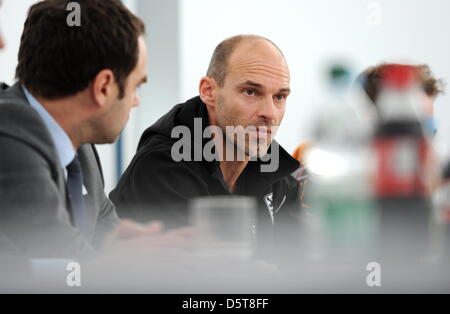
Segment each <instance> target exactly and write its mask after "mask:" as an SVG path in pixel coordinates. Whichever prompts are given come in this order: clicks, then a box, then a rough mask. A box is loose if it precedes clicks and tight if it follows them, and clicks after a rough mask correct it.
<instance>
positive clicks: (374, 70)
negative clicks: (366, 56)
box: [358, 63, 444, 104]
mask: <svg viewBox="0 0 450 314" xmlns="http://www.w3.org/2000/svg"><path fill="white" fill-rule="evenodd" d="M392 66H405V65H401V64H393V63H382V64H379V65H377V66H374V67H370V68H368V69H367V70H365V71H364V72H363V73H362V74H361V75H360V76H359V78H358V81H359V83H361V84H362V87H363V88H364V90H365V92H366V94H367V96H369V98H370V100H371V101H372V102H373V103H374V104H375V103H376V101H377V99H378V95H379V93H380V89H381V82H382V77H383V73H384V70H385V69H386V68H389V67H392ZM413 67H414V68H415V70H416V71H417V74H418V77H419V80H420V82H421V84H422V88H423V90H424V92H425V93H426V94H427V95H428V96H430V97H433V98H434V97H436V96H438V95H439V94H441V93H443V92H444V82H443V81H442V80H440V79H436V78H435V77H434V76H433V73H432V72H431V70H430V67H429V66H428V65H426V64H421V65H415V66H413Z"/></svg>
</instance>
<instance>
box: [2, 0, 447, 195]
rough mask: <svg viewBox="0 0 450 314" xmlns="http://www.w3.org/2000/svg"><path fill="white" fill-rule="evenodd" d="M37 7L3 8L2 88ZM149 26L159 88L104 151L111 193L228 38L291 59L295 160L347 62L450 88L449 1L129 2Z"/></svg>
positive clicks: (6, 2)
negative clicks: (245, 38) (385, 66)
mask: <svg viewBox="0 0 450 314" xmlns="http://www.w3.org/2000/svg"><path fill="white" fill-rule="evenodd" d="M35 2H37V1H35V0H3V5H2V8H1V10H0V28H1V30H2V32H3V35H4V38H5V41H6V49H5V50H3V51H1V52H0V81H4V82H6V83H9V84H12V83H13V82H14V72H15V66H16V63H17V53H18V47H19V43H20V35H21V32H22V28H23V23H24V21H25V17H26V14H27V10H28V8H29V6H30V5H31V4H33V3H35ZM124 3H125V4H126V5H127V6H128V7H129V8H130V9H131V10H132V11H133V12H135V13H136V14H137V15H138V16H140V17H141V18H142V19H143V20H144V21H145V23H146V24H147V44H148V47H149V58H150V59H149V69H148V71H149V75H150V77H149V83H148V84H147V85H145V86H143V87H142V88H141V91H140V93H141V106H140V107H139V108H137V109H134V111H133V112H132V115H131V118H130V122H129V124H128V126H127V128H126V130H125V131H124V133H123V135H122V139H121V141H120V142H119V143H118V144H115V145H102V146H100V147H99V151H100V155H101V159H102V164H103V167H104V173H105V179H106V183H107V184H106V190H107V192H109V191H110V190H111V189H112V188H113V187H114V186H115V184H116V182H117V180H118V177H119V176H120V174H121V172H122V171H123V170H124V169H125V168H126V166H127V165H128V164H129V162H130V161H131V158H132V157H133V155H134V153H135V151H136V147H137V143H138V141H139V138H140V135H141V134H142V132H143V131H144V130H145V129H146V128H147V127H148V126H150V125H151V124H152V123H153V122H155V121H156V120H157V119H158V118H159V117H160V116H161V115H163V114H164V113H166V112H167V111H168V110H169V109H171V108H172V107H173V106H174V105H175V104H177V103H180V102H184V101H185V100H187V99H189V98H191V97H194V96H196V95H197V94H198V91H197V89H198V84H199V80H200V78H201V77H202V76H203V75H205V73H206V70H207V67H208V64H209V60H210V58H211V55H212V53H213V50H214V48H215V47H216V46H217V44H218V43H219V42H220V41H222V40H223V39H225V38H227V37H229V36H232V35H236V34H245V33H253V34H258V35H262V36H265V37H268V38H269V39H271V40H272V41H274V42H275V43H276V44H277V45H278V46H279V47H280V48H281V49H282V50H283V52H284V54H285V56H286V58H287V61H288V64H289V66H290V70H291V76H292V81H291V89H292V94H291V96H290V97H289V99H288V105H287V111H286V115H285V118H284V121H283V124H282V126H281V128H280V131H279V133H278V136H277V140H278V141H279V142H280V143H281V144H282V145H283V146H284V147H285V148H286V149H287V150H288V151H290V152H292V151H293V150H294V149H295V147H296V146H297V145H298V144H299V143H301V142H304V141H306V140H309V138H308V133H307V132H305V130H306V129H308V127H309V126H308V124H309V123H311V114H312V112H313V111H314V104H315V100H316V99H317V98H318V97H320V96H321V94H322V93H323V90H324V80H323V78H324V75H323V73H324V71H325V70H326V67H327V66H328V65H329V64H330V63H331V62H336V61H337V62H343V63H346V64H348V65H349V66H350V67H351V68H352V69H353V72H352V75H353V76H356V75H357V74H358V73H359V72H361V71H362V70H364V69H365V68H367V67H368V66H372V65H375V64H378V63H380V62H384V61H386V62H402V63H413V64H422V63H426V64H428V65H430V67H431V70H432V71H433V72H434V74H435V76H436V77H438V78H442V79H444V81H447V82H448V81H449V80H450V59H449V58H448V56H449V55H450V43H447V42H446V40H447V39H446V38H445V31H446V30H448V29H450V19H448V18H447V15H448V12H450V2H449V1H448V0H431V1H426V0H339V1H332V0H316V1H306V0H277V1H274V0H227V1H218V0H216V1H211V0H126V1H124ZM448 102H449V96H448V93H447V94H445V95H443V96H440V97H439V98H438V99H437V101H436V104H435V118H436V122H437V126H438V129H439V132H438V133H437V136H436V138H435V141H436V147H437V150H438V153H439V155H440V157H441V158H442V159H448V157H449V156H450V123H449V122H450V108H449V104H448Z"/></svg>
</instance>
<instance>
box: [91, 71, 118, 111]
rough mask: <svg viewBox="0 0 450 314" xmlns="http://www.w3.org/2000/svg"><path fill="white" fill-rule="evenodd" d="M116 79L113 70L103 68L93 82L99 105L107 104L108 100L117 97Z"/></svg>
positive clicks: (93, 92)
mask: <svg viewBox="0 0 450 314" xmlns="http://www.w3.org/2000/svg"><path fill="white" fill-rule="evenodd" d="M115 85H116V80H115V77H114V73H113V72H112V71H111V70H102V71H100V72H99V73H98V74H97V76H96V77H95V78H94V81H93V82H92V94H93V97H94V100H95V103H96V104H97V105H98V106H101V107H103V106H105V105H106V103H107V100H108V99H110V98H111V97H116V96H115V93H117V91H116V89H117V88H116V86H115Z"/></svg>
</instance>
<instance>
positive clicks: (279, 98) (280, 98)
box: [275, 94, 286, 101]
mask: <svg viewBox="0 0 450 314" xmlns="http://www.w3.org/2000/svg"><path fill="white" fill-rule="evenodd" d="M275 98H276V99H277V100H279V101H282V100H285V99H286V95H283V94H279V95H276V96H275Z"/></svg>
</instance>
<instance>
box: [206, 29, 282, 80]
mask: <svg viewBox="0 0 450 314" xmlns="http://www.w3.org/2000/svg"><path fill="white" fill-rule="evenodd" d="M261 41H263V42H265V43H268V44H269V45H270V46H272V47H273V48H275V49H276V50H277V51H278V52H279V53H280V55H281V56H282V57H283V59H284V55H283V52H282V51H281V49H280V48H279V47H278V46H277V45H276V44H275V43H273V42H272V41H271V40H269V39H267V38H265V37H263V36H259V35H237V36H233V37H230V38H227V39H225V40H224V41H222V42H221V43H220V44H219V45H218V46H217V47H216V49H215V50H214V53H213V56H212V58H211V62H210V64H209V67H208V73H207V76H209V77H211V78H214V79H215V81H216V82H217V84H218V85H219V86H220V87H223V85H224V83H225V79H226V77H227V74H228V73H229V66H230V58H231V56H232V55H233V53H234V52H235V51H236V50H237V49H238V48H239V47H242V46H243V45H247V46H249V45H250V46H251V45H253V44H256V43H257V42H261Z"/></svg>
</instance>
